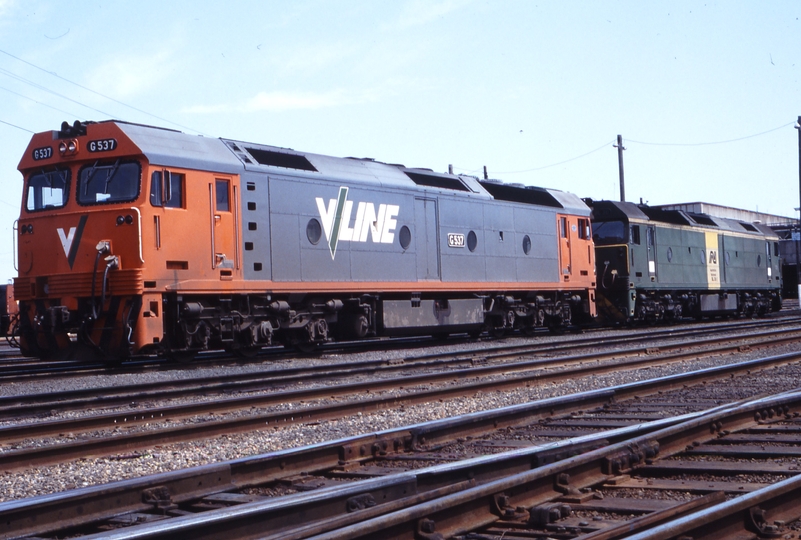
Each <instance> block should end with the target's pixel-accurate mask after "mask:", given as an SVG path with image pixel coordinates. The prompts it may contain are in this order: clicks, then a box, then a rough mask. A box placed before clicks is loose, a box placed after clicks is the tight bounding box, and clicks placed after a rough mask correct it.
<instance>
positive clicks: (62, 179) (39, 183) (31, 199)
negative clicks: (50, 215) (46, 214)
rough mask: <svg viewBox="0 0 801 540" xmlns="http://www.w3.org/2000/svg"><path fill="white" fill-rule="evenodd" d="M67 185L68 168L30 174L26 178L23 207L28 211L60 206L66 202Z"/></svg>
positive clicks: (68, 177) (68, 181) (67, 195)
mask: <svg viewBox="0 0 801 540" xmlns="http://www.w3.org/2000/svg"><path fill="white" fill-rule="evenodd" d="M69 185H70V171H69V169H56V170H53V171H49V172H45V171H42V172H39V173H34V174H32V175H31V176H30V178H28V188H27V196H26V198H25V208H26V209H27V210H28V211H29V212H35V211H37V210H47V209H50V208H61V207H62V206H64V205H65V204H67V199H68V198H69V189H70V188H69Z"/></svg>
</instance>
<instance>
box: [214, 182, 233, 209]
mask: <svg viewBox="0 0 801 540" xmlns="http://www.w3.org/2000/svg"><path fill="white" fill-rule="evenodd" d="M216 183H217V185H216V186H215V192H216V193H217V211H218V212H230V211H231V203H230V202H229V199H228V184H229V182H228V180H220V179H217V182H216Z"/></svg>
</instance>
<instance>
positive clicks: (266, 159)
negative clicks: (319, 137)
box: [245, 148, 317, 172]
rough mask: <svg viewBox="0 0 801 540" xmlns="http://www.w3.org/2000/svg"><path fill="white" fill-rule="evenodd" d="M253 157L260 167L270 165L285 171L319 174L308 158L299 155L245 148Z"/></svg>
mask: <svg viewBox="0 0 801 540" xmlns="http://www.w3.org/2000/svg"><path fill="white" fill-rule="evenodd" d="M245 150H247V151H248V153H249V154H250V155H251V156H253V159H255V160H256V161H257V162H258V163H259V165H269V166H271V167H282V168H284V169H299V170H301V171H313V172H317V169H316V168H315V167H314V165H312V164H311V163H310V162H309V160H308V159H306V156H302V155H298V154H285V153H283V152H274V151H272V150H262V149H260V148H245Z"/></svg>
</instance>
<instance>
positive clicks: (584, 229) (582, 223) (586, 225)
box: [578, 219, 590, 240]
mask: <svg viewBox="0 0 801 540" xmlns="http://www.w3.org/2000/svg"><path fill="white" fill-rule="evenodd" d="M578 226H579V231H578V233H579V238H581V239H582V240H587V239H588V238H589V237H590V222H589V220H586V219H579V220H578Z"/></svg>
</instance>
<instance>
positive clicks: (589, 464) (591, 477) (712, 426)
mask: <svg viewBox="0 0 801 540" xmlns="http://www.w3.org/2000/svg"><path fill="white" fill-rule="evenodd" d="M766 408H768V409H778V410H785V411H787V410H794V409H795V410H796V411H797V410H798V409H799V408H801V392H795V393H786V394H783V395H779V396H773V397H770V398H764V399H758V400H755V401H752V402H749V403H746V404H742V405H739V406H736V407H733V408H730V409H729V408H727V409H724V410H722V411H721V410H719V411H716V412H713V413H711V414H706V415H702V416H699V417H696V418H693V419H691V420H688V421H686V422H682V423H679V424H675V425H673V426H670V427H667V428H665V429H662V430H659V431H654V432H651V433H649V434H646V435H640V436H637V437H634V438H632V439H630V440H628V441H624V442H618V443H615V444H611V445H609V446H608V447H605V448H602V449H599V450H595V451H590V452H588V453H586V454H582V455H579V456H576V457H574V458H570V459H567V460H564V461H561V462H558V463H555V464H553V465H546V466H544V467H541V468H537V469H533V470H531V471H526V472H523V473H518V474H513V475H509V476H508V477H506V478H502V479H499V480H495V481H492V482H489V483H487V484H483V485H479V486H476V487H475V488H470V489H467V490H464V491H461V492H459V493H455V494H452V495H447V496H445V497H442V498H439V499H436V500H434V501H429V502H426V503H421V504H419V505H417V506H413V507H408V508H404V509H402V510H399V511H395V512H393V513H390V514H386V515H382V516H378V517H375V518H372V519H369V520H366V521H362V522H359V523H357V524H354V525H350V526H347V527H343V528H339V529H336V530H332V531H330V532H327V533H322V534H318V535H314V536H306V538H313V539H314V540H335V539H336V540H339V539H348V540H356V539H359V538H376V537H381V538H383V539H386V540H395V539H398V540H400V539H419V538H427V539H432V540H433V539H444V538H451V537H453V536H455V535H458V534H465V533H468V532H470V531H472V530H475V529H477V528H480V527H484V526H487V525H490V524H492V523H495V522H497V521H498V520H499V519H501V518H503V517H507V516H514V517H518V516H520V515H526V514H528V513H529V512H530V510H531V509H532V508H534V507H536V506H537V505H540V504H543V503H546V502H548V501H551V500H555V499H558V498H560V497H562V496H564V494H565V489H568V490H570V492H572V491H573V490H576V491H578V490H580V489H582V488H585V489H586V488H591V487H592V486H595V485H598V484H601V483H602V482H604V481H606V480H608V479H611V478H614V476H616V475H617V474H619V473H620V472H621V471H620V470H617V468H616V465H618V464H619V463H620V461H621V459H623V460H625V459H629V460H631V461H632V462H635V463H637V462H641V461H643V457H644V455H648V453H649V452H650V453H651V455H658V457H659V458H663V457H665V456H670V455H675V454H678V453H680V452H682V451H683V450H684V448H686V447H687V446H688V445H692V444H693V443H697V442H699V441H701V442H703V441H708V440H712V439H715V438H716V437H717V436H718V433H719V432H720V431H721V430H722V429H723V428H724V427H725V429H726V430H728V431H736V430H739V429H744V428H746V427H748V426H750V425H755V424H756V423H757V421H756V420H755V418H754V416H755V413H756V414H758V413H759V412H760V411H762V410H764V409H766ZM624 470H634V471H636V464H635V466H633V467H630V468H629V467H625V468H624ZM795 480H796V481H795V482H791V481H789V480H788V481H785V482H781V483H780V484H777V486H780V487H779V488H778V491H779V492H781V493H782V494H784V495H785V496H788V495H790V494H792V495H793V496H794V497H795V498H794V499H790V500H784V501H783V502H784V504H785V507H787V506H789V507H791V508H792V509H793V513H792V514H790V513H788V514H784V515H787V516H788V517H791V518H793V519H795V518H797V517H798V515H800V514H801V504H800V503H801V500H800V499H799V496H801V490H799V486H801V484H799V479H798V478H796V479H795ZM758 493H759V492H754V493H752V494H751V495H748V496H743V497H747V498H746V499H745V501H744V502H740V503H739V504H737V503H736V502H735V501H738V499H734V500H733V501H731V502H730V503H724V504H723V505H721V506H723V507H726V506H728V505H730V507H731V508H733V509H737V510H742V508H743V507H747V508H750V507H753V506H754V505H753V502H754V501H764V499H761V498H760V496H759V495H758ZM771 500H774V501H775V500H776V499H771ZM779 502H782V498H781V497H779ZM757 504H759V503H757ZM713 510H714V507H713V509H710V510H706V511H702V512H699V513H698V514H697V515H696V516H695V519H691V518H689V517H688V518H685V519H680V520H679V522H683V521H690V522H692V523H694V524H699V521H700V520H702V519H703V518H704V516H706V517H710V516H712V517H714V518H715V525H718V526H720V527H724V526H725V525H726V521H725V520H726V517H723V516H720V515H719V514H717V513H715V512H714V511H713ZM204 517H205V518H206V523H205V525H204V529H205V530H207V531H208V532H209V533H210V534H206V535H202V534H201V535H199V536H195V537H194V538H197V539H198V540H202V539H204V538H215V536H213V534H214V528H213V527H212V526H211V523H210V520H209V518H210V516H204ZM220 517H222V514H221V515H220ZM189 523H190V521H189V520H186V521H185V522H184V524H185V525H189ZM166 525H167V524H165V526H166ZM175 525H176V524H173V531H172V532H173V536H172V537H173V538H187V537H186V536H183V533H184V531H186V530H187V529H177V528H176V527H175ZM232 525H233V523H232V522H228V524H227V526H228V530H229V532H230V533H232V534H231V536H229V538H241V537H243V536H239V535H238V534H237V532H236V530H234V529H233V528H232V527H231V526H232ZM729 526H730V525H729ZM251 527H252V524H251ZM145 528H149V529H150V532H151V533H152V532H154V531H156V530H157V527H147V526H146V527H145ZM247 528H248V527H247V525H245V527H244V530H247ZM705 529H706V530H709V529H708V528H705ZM657 530H661V531H663V532H665V534H657V535H654V536H649V535H648V533H641V535H639V536H633V537H631V538H638V539H639V540H643V539H645V538H649V539H657V538H659V539H667V538H676V535H675V534H672V533H674V531H675V530H676V529H673V524H667V525H663V526H661V527H659V528H658V529H657ZM179 531H180V532H179ZM243 532H244V531H243ZM731 532H732V529H731V528H728V527H727V528H726V529H725V533H728V534H729V535H727V534H723V535H721V536H712V538H734V536H733V535H731V534H730V533H731ZM143 533H145V531H144V530H142V531H141V533H140V534H138V535H136V536H135V538H142V539H144V538H147V539H153V538H160V537H162V536H161V534H160V533H157V534H156V535H152V536H151V535H147V536H146V535H144V534H143ZM176 533H177V534H176ZM421 533H422V534H421ZM98 537H99V536H98ZM260 537H261V538H271V539H275V538H286V536H283V535H280V534H279V535H261V536H260ZM103 538H114V536H113V535H112V536H104V537H103ZM216 538H220V536H216ZM627 538H628V537H627ZM691 538H693V539H694V540H698V538H697V537H695V536H692V537H691Z"/></svg>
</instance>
